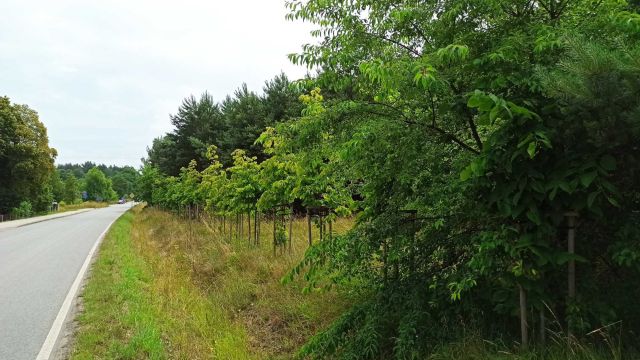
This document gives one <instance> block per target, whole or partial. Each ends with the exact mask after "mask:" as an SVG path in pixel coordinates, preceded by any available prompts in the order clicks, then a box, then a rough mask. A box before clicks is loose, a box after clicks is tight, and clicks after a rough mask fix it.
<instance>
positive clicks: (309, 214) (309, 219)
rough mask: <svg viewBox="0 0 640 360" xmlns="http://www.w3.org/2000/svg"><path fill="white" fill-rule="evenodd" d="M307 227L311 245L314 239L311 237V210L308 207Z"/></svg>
mask: <svg viewBox="0 0 640 360" xmlns="http://www.w3.org/2000/svg"><path fill="white" fill-rule="evenodd" d="M307 228H308V230H309V247H311V245H313V241H312V239H311V213H310V212H309V209H308V208H307Z"/></svg>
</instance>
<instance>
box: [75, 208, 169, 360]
mask: <svg viewBox="0 0 640 360" xmlns="http://www.w3.org/2000/svg"><path fill="white" fill-rule="evenodd" d="M134 216H135V215H134V213H133V212H127V213H125V214H124V215H123V216H122V217H121V218H120V219H118V220H117V221H116V222H115V223H114V224H113V226H112V228H111V230H110V231H109V232H108V234H107V236H106V237H105V239H104V242H103V244H102V246H101V249H100V255H99V257H98V260H97V261H96V263H95V264H94V266H93V268H92V270H91V277H90V281H89V282H88V284H87V286H86V288H85V290H84V293H83V303H84V311H83V312H82V314H81V315H80V316H79V319H78V321H79V324H80V325H79V331H78V336H77V338H76V343H75V347H74V350H73V353H72V356H71V358H72V359H115V358H124V359H137V358H149V359H163V358H166V351H165V346H164V344H163V340H162V337H161V331H160V326H159V323H158V314H157V313H156V312H155V309H154V308H153V307H150V306H148V304H149V301H150V300H151V299H150V298H149V297H150V294H149V293H148V292H147V291H146V290H147V288H148V287H149V283H150V281H151V276H150V269H149V267H148V266H147V265H146V264H145V263H144V261H143V260H142V259H141V258H140V257H138V256H136V254H135V251H134V249H133V244H132V242H131V236H130V234H131V228H132V223H133V219H134Z"/></svg>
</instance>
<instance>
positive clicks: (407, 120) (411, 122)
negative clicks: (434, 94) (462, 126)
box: [367, 102, 480, 155]
mask: <svg viewBox="0 0 640 360" xmlns="http://www.w3.org/2000/svg"><path fill="white" fill-rule="evenodd" d="M367 104H369V105H378V106H383V107H385V108H388V109H391V110H393V111H395V112H396V113H398V114H399V115H400V116H401V117H402V119H403V120H402V121H403V122H404V123H405V124H407V125H418V124H419V123H418V122H417V121H415V120H413V119H410V118H408V117H407V116H406V115H405V114H404V113H403V112H402V110H400V109H398V108H396V107H395V106H392V105H390V104H385V103H379V102H368V103H367ZM433 111H435V110H433ZM433 111H432V114H434V112H433ZM375 114H377V115H384V114H380V113H375ZM387 116H388V114H387ZM432 116H433V115H432ZM424 126H426V127H427V129H430V130H432V131H434V132H436V133H438V134H440V135H442V136H443V137H445V138H446V139H447V140H449V141H451V142H453V143H455V144H457V145H458V146H460V147H461V148H463V149H464V150H467V151H470V152H472V153H474V154H476V155H479V154H480V151H479V150H477V149H474V148H473V147H471V146H469V145H468V144H466V143H465V142H464V141H462V140H461V139H458V138H457V137H456V136H455V135H453V134H451V133H450V132H448V131H446V130H444V129H442V128H440V127H438V126H436V124H435V119H432V123H431V125H428V124H424Z"/></svg>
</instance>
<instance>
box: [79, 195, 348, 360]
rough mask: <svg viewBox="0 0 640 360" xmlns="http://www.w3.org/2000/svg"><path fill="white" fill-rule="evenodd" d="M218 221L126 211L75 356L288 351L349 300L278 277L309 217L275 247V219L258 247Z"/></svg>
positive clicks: (101, 264) (87, 296) (296, 254)
mask: <svg viewBox="0 0 640 360" xmlns="http://www.w3.org/2000/svg"><path fill="white" fill-rule="evenodd" d="M219 225H220V224H219V223H218V224H215V223H212V222H211V219H209V220H201V221H195V220H191V221H189V220H184V219H179V218H176V217H175V216H174V215H172V214H169V213H166V212H162V211H158V210H155V209H142V208H141V207H136V208H134V209H132V210H131V211H129V212H127V213H126V214H125V215H124V216H123V217H122V218H120V219H119V220H118V221H117V222H116V223H115V224H114V226H113V228H112V229H111V231H110V232H109V233H108V234H107V236H106V237H105V239H104V242H103V244H102V246H101V249H100V253H99V255H98V259H97V262H96V263H95V265H94V267H93V270H92V272H91V276H90V279H89V281H88V284H87V286H86V288H85V290H84V295H83V297H84V311H83V313H82V314H81V315H80V316H79V318H78V330H77V336H76V340H75V344H74V345H73V350H72V353H71V358H72V359H99V358H109V359H111V358H120V359H141V358H144V359H147V358H149V359H165V358H166V359H211V358H217V359H263V358H269V359H289V358H291V357H293V355H294V354H295V352H296V351H297V349H298V348H299V347H300V345H302V344H303V343H304V342H305V341H307V340H308V339H309V337H310V336H312V335H313V334H314V333H316V332H317V331H318V330H319V329H321V328H323V327H325V326H327V325H328V324H329V323H330V322H331V321H332V320H333V319H335V318H336V317H337V316H338V315H339V314H340V313H341V312H342V311H343V310H344V309H345V308H346V307H347V306H348V305H349V304H350V302H351V299H350V295H349V294H347V293H338V292H314V293H311V294H302V292H301V289H302V286H303V284H302V283H297V282H294V283H292V284H289V285H286V286H283V285H281V284H280V279H281V278H282V276H283V275H284V274H285V273H286V272H287V271H288V270H289V269H290V268H291V267H292V266H293V265H294V264H295V263H297V261H299V260H300V258H301V257H302V255H303V254H304V251H305V250H306V246H307V245H306V236H305V235H306V223H305V221H304V220H302V219H301V220H299V221H296V222H295V223H294V226H293V238H294V242H293V247H292V249H291V252H288V251H285V252H283V253H280V254H277V255H274V254H273V248H272V247H271V240H270V239H271V237H272V234H271V230H270V228H271V226H272V224H271V223H269V222H266V221H265V222H264V223H262V224H261V231H260V233H261V238H260V240H261V241H260V245H259V246H255V245H250V244H248V241H247V238H246V235H247V234H246V228H245V236H242V237H238V238H236V237H229V236H228V233H226V234H223V232H221V226H219ZM350 226H351V220H348V219H343V220H340V221H339V222H338V223H336V224H335V226H334V230H335V231H336V232H341V231H345V230H346V229H348V228H349V227H350ZM317 236H318V234H317V231H316V232H315V233H314V238H315V239H317Z"/></svg>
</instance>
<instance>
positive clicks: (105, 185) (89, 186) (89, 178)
mask: <svg viewBox="0 0 640 360" xmlns="http://www.w3.org/2000/svg"><path fill="white" fill-rule="evenodd" d="M84 187H85V191H86V192H87V196H88V197H89V199H92V200H96V201H109V200H115V199H116V193H115V192H114V191H113V188H112V185H111V180H110V179H108V178H107V177H106V176H105V175H104V173H103V172H102V171H101V170H100V169H99V168H98V167H93V168H92V169H91V170H89V171H88V172H87V175H85V178H84Z"/></svg>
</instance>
